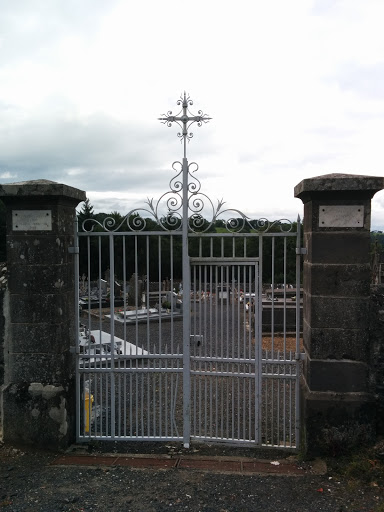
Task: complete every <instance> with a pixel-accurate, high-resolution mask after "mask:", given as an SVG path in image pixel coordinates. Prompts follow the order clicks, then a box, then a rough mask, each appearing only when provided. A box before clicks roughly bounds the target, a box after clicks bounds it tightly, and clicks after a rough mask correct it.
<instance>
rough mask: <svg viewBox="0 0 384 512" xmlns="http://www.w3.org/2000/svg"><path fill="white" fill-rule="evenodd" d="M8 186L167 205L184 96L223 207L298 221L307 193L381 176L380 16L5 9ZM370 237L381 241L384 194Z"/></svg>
mask: <svg viewBox="0 0 384 512" xmlns="http://www.w3.org/2000/svg"><path fill="white" fill-rule="evenodd" d="M0 13H1V14H0V182H2V183H9V182H16V181H23V180H29V179H41V178H43V179H49V180H54V181H59V182H62V183H66V184H68V185H71V186H74V187H78V188H80V189H82V190H85V191H86V192H87V195H88V197H89V198H90V200H91V202H92V204H93V205H94V208H95V210H96V211H105V212H111V211H114V210H117V211H119V212H120V213H126V212H128V211H130V210H131V209H132V208H138V207H140V206H143V205H144V202H145V200H146V199H147V197H149V198H152V197H153V198H154V199H157V198H159V197H160V196H161V195H162V194H163V193H164V192H166V191H167V190H168V188H169V181H170V180H171V178H172V177H173V176H174V171H173V170H172V163H173V162H174V161H175V160H180V159H181V158H182V146H181V144H180V141H179V139H178V138H177V131H178V130H177V127H173V128H168V127H166V126H164V125H162V124H161V123H160V122H159V121H158V120H157V118H158V117H160V116H161V115H162V114H164V113H165V112H167V111H168V110H172V111H173V113H177V112H178V108H177V105H176V101H177V100H178V98H179V97H180V94H181V93H182V92H183V91H184V90H185V91H187V92H188V93H189V95H190V97H191V99H193V101H194V105H193V107H191V111H192V112H193V113H195V112H197V110H199V109H201V110H202V111H203V112H204V113H207V114H209V115H210V116H211V117H212V120H211V121H210V122H209V123H208V124H206V125H203V126H202V127H201V128H198V127H195V128H194V129H193V130H192V131H193V132H194V138H193V140H192V141H191V142H190V143H189V145H188V158H189V160H190V161H196V162H197V163H198V164H199V170H198V172H197V173H196V176H198V177H199V179H200V181H201V184H202V190H203V191H204V192H205V193H206V194H207V195H208V196H209V197H210V198H211V199H212V200H213V201H214V202H216V200H217V199H222V198H223V199H224V201H226V206H227V207H232V208H237V209H240V210H242V211H243V212H244V213H245V214H247V215H249V216H250V217H252V218H258V217H267V218H270V219H276V218H282V217H284V218H289V219H295V218H296V217H297V214H298V213H299V214H301V213H302V204H301V202H300V201H299V200H298V199H294V198H293V189H294V186H295V185H296V184H297V183H299V182H300V181H301V180H302V179H304V178H309V177H311V176H318V175H322V174H328V173H333V172H342V173H351V174H364V175H375V176H384V148H383V143H382V140H383V134H384V83H383V79H384V30H383V22H384V2H383V0H365V1H364V2H363V1H361V0H292V1H287V0H268V1H267V0H237V1H236V2H233V1H228V2H225V1H222V0H221V1H219V0H194V1H190V2H180V0H177V1H176V0H163V1H159V0H140V1H133V0H108V1H106V0H65V1H64V0H0ZM372 227H373V228H374V229H381V230H384V192H379V193H378V194H376V196H375V199H374V202H373V216H372Z"/></svg>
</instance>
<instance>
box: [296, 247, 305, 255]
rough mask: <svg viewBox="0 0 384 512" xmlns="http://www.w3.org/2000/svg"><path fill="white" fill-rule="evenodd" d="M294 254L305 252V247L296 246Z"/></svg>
mask: <svg viewBox="0 0 384 512" xmlns="http://www.w3.org/2000/svg"><path fill="white" fill-rule="evenodd" d="M296 254H300V255H304V254H307V249H306V248H305V247H296Z"/></svg>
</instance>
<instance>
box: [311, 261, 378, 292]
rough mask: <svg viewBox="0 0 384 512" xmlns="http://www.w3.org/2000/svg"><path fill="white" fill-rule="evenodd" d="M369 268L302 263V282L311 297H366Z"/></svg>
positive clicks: (368, 289) (369, 276) (368, 286)
mask: <svg viewBox="0 0 384 512" xmlns="http://www.w3.org/2000/svg"><path fill="white" fill-rule="evenodd" d="M370 278H371V267H370V265H368V264H365V265H354V264H350V265H347V264H324V263H321V264H315V263H309V262H305V263H304V280H305V281H306V283H307V286H308V288H309V289H310V290H311V294H312V295H321V296H324V297H326V296H336V297H362V296H365V297H367V296H368V295H369V294H370V285H369V282H370Z"/></svg>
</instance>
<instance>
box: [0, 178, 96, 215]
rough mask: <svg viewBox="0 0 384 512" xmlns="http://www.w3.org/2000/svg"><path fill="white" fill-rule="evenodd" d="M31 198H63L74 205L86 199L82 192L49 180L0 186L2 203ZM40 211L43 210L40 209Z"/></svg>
mask: <svg viewBox="0 0 384 512" xmlns="http://www.w3.org/2000/svg"><path fill="white" fill-rule="evenodd" d="M33 196H37V197H38V198H39V200H41V199H42V197H44V196H46V197H49V196H58V197H60V198H64V197H65V198H66V199H67V198H69V199H73V200H74V201H75V202H76V204H78V203H80V202H81V201H85V199H86V194H85V192H84V191H83V190H79V189H77V188H73V187H70V186H69V185H65V184H63V183H57V182H55V181H50V180H31V181H20V182H17V183H7V184H2V185H0V197H1V199H2V200H3V201H6V200H7V199H9V198H12V199H13V198H15V197H17V198H28V199H30V198H31V197H33ZM45 203H47V201H45ZM41 209H45V208H43V207H41Z"/></svg>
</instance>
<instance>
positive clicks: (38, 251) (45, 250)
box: [7, 233, 73, 266]
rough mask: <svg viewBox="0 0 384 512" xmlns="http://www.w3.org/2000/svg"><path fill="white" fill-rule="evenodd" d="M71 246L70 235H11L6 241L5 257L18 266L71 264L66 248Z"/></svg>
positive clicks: (71, 239) (70, 257) (71, 237)
mask: <svg viewBox="0 0 384 512" xmlns="http://www.w3.org/2000/svg"><path fill="white" fill-rule="evenodd" d="M72 246H73V236H72V235H64V236H63V235H57V234H50V233H46V234H44V235H42V234H41V233H39V234H35V235H34V236H33V235H12V238H11V239H10V237H8V239H7V257H8V261H12V262H13V263H14V264H18V265H21V266H22V265H62V264H66V263H72V258H73V256H72V255H71V254H69V252H68V247H72Z"/></svg>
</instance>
